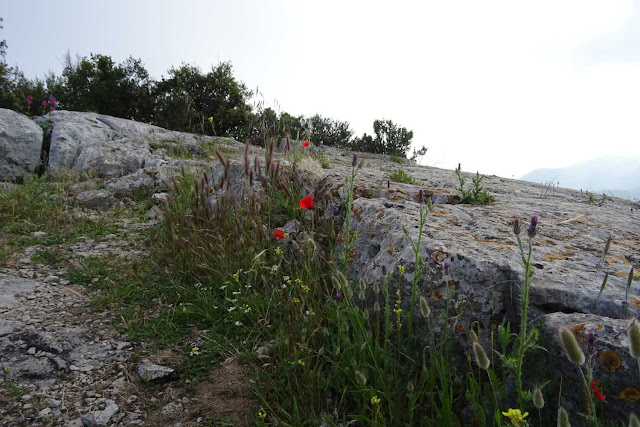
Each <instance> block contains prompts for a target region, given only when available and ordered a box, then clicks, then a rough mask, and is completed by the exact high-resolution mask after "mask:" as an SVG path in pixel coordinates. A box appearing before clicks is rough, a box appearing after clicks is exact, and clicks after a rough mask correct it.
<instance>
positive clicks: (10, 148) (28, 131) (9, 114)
mask: <svg viewBox="0 0 640 427" xmlns="http://www.w3.org/2000/svg"><path fill="white" fill-rule="evenodd" d="M42 135H43V133H42V128H41V127H40V126H38V125H37V124H35V123H34V122H33V121H32V120H29V118H28V117H27V116H25V115H22V114H20V113H16V112H15V111H12V110H6V109H4V108H0V180H12V179H16V178H23V177H25V176H29V175H31V174H33V173H34V172H35V171H36V168H37V167H38V165H39V164H40V155H41V153H42V138H43V137H42Z"/></svg>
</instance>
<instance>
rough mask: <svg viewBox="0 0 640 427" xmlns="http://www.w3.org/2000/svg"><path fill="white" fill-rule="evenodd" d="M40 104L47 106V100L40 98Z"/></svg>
mask: <svg viewBox="0 0 640 427" xmlns="http://www.w3.org/2000/svg"><path fill="white" fill-rule="evenodd" d="M40 105H42V106H43V107H46V106H47V100H46V99H43V100H42V103H41V104H40Z"/></svg>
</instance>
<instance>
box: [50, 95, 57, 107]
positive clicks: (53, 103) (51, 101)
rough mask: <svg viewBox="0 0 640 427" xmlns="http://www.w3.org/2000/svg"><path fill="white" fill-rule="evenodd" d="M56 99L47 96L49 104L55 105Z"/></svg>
mask: <svg viewBox="0 0 640 427" xmlns="http://www.w3.org/2000/svg"><path fill="white" fill-rule="evenodd" d="M56 102H57V101H56V99H55V98H54V97H53V96H52V97H51V98H49V104H50V105H56Z"/></svg>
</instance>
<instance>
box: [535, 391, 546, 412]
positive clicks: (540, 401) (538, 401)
mask: <svg viewBox="0 0 640 427" xmlns="http://www.w3.org/2000/svg"><path fill="white" fill-rule="evenodd" d="M533 406H535V407H536V408H538V409H542V408H544V397H543V396H542V391H541V390H540V387H536V388H534V389H533Z"/></svg>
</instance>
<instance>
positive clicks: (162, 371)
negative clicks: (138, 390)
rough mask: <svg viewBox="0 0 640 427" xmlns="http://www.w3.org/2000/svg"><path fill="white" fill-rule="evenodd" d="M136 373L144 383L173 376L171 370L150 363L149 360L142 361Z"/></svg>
mask: <svg viewBox="0 0 640 427" xmlns="http://www.w3.org/2000/svg"><path fill="white" fill-rule="evenodd" d="M136 371H137V372H138V375H139V376H140V378H141V379H143V380H145V381H156V380H160V379H163V378H167V377H169V376H170V375H171V374H173V369H171V368H169V367H166V366H162V365H158V364H155V363H152V362H151V361H150V360H149V359H144V360H142V362H141V363H140V364H139V365H138V366H137V367H136Z"/></svg>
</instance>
